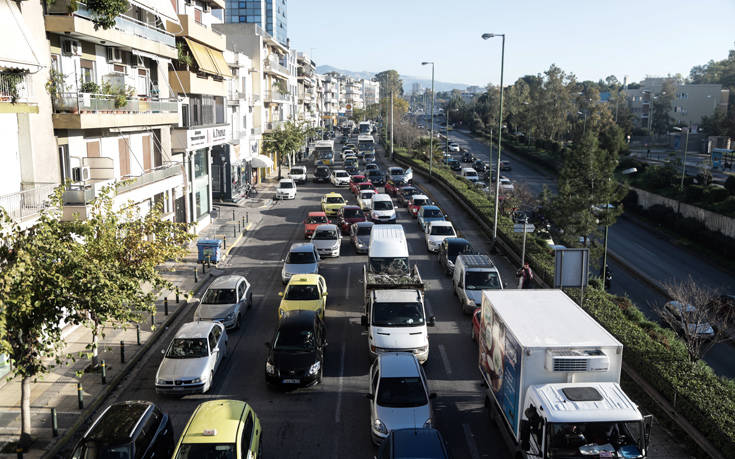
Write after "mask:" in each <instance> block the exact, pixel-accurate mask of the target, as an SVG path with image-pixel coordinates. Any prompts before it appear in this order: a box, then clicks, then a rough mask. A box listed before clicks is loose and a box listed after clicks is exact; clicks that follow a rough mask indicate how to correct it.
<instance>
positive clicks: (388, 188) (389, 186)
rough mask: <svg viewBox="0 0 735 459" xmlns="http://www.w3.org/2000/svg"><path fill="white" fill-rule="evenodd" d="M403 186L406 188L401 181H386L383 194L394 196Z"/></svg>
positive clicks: (404, 183)
mask: <svg viewBox="0 0 735 459" xmlns="http://www.w3.org/2000/svg"><path fill="white" fill-rule="evenodd" d="M404 186H406V182H404V181H403V180H400V181H395V180H393V179H388V181H387V182H385V192H386V193H387V194H389V195H391V196H395V195H396V193H398V189H399V188H401V187H404Z"/></svg>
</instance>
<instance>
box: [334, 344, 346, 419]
mask: <svg viewBox="0 0 735 459" xmlns="http://www.w3.org/2000/svg"><path fill="white" fill-rule="evenodd" d="M345 347H346V343H345V341H344V340H343V341H342V348H341V349H340V352H339V384H338V386H339V388H338V389H337V407H336V409H335V412H334V422H335V423H337V424H339V421H340V418H341V411H342V388H343V387H344V384H345V381H344V377H343V376H344V373H345Z"/></svg>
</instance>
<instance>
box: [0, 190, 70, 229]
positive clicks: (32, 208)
mask: <svg viewBox="0 0 735 459" xmlns="http://www.w3.org/2000/svg"><path fill="white" fill-rule="evenodd" d="M57 186H58V185H56V184H53V183H52V184H47V185H40V186H37V187H34V188H31V189H28V190H23V191H18V192H17V193H11V194H6V195H4V196H0V207H2V208H3V209H5V211H6V212H7V213H8V215H10V218H12V219H13V221H14V222H15V223H17V224H20V223H22V222H24V221H28V220H30V219H32V218H33V217H35V216H37V215H38V214H40V213H41V210H42V209H44V208H46V207H49V205H50V198H49V196H51V195H52V194H53V193H54V189H55V188H56V187H57Z"/></svg>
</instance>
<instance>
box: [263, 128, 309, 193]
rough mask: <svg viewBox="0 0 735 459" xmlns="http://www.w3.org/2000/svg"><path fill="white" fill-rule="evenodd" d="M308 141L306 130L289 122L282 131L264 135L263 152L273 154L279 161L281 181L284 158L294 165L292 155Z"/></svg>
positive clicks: (275, 130) (276, 130) (278, 130)
mask: <svg viewBox="0 0 735 459" xmlns="http://www.w3.org/2000/svg"><path fill="white" fill-rule="evenodd" d="M305 141H306V130H305V129H304V127H303V126H301V125H299V124H296V123H293V122H291V121H287V122H286V123H284V124H283V126H281V128H280V129H274V130H273V131H271V132H266V133H265V134H263V151H265V152H266V153H268V154H272V155H274V156H275V157H276V160H277V161H278V179H279V180H280V179H281V164H283V160H284V158H285V159H287V160H288V161H289V165H290V164H293V158H292V155H293V154H294V153H296V151H297V150H298V149H299V148H301V146H302V145H303V144H304V142H305Z"/></svg>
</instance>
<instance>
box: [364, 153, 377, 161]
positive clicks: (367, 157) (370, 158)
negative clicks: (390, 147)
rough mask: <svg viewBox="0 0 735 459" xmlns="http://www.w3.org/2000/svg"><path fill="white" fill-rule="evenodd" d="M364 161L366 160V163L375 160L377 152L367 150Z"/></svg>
mask: <svg viewBox="0 0 735 459" xmlns="http://www.w3.org/2000/svg"><path fill="white" fill-rule="evenodd" d="M362 159H363V161H365V164H370V163H374V162H375V153H368V152H366V153H365V154H364V155H363V158H362Z"/></svg>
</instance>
